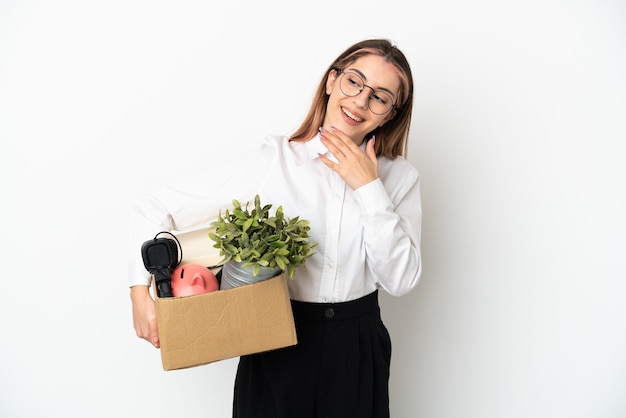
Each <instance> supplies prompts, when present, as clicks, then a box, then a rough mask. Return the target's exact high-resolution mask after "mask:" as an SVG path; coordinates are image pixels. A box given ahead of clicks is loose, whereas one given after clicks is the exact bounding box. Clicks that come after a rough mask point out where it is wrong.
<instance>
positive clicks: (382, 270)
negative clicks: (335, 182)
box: [355, 160, 422, 296]
mask: <svg viewBox="0 0 626 418" xmlns="http://www.w3.org/2000/svg"><path fill="white" fill-rule="evenodd" d="M404 163H405V161H403V160H399V161H398V162H397V164H403V165H404V167H403V170H402V171H401V181H397V180H399V179H398V176H397V174H396V176H393V175H392V174H389V175H388V176H387V179H388V182H389V183H390V187H389V190H387V189H386V187H385V185H384V184H383V181H382V180H381V179H378V180H376V181H373V182H371V183H369V184H367V185H365V186H363V187H361V188H359V189H357V190H356V191H355V198H356V199H357V201H358V202H359V205H360V207H361V211H362V218H363V229H364V231H363V237H364V245H365V250H366V253H367V262H368V265H369V267H370V269H371V270H373V272H374V275H375V277H376V279H377V281H378V284H379V286H381V287H382V288H383V289H384V290H385V291H387V292H388V293H389V294H391V295H394V296H400V295H403V294H405V293H407V292H409V291H410V290H411V289H413V288H414V287H415V286H416V285H417V283H418V281H419V278H420V276H421V272H422V262H421V251H420V239H421V221H422V208H421V194H420V182H419V175H418V173H417V171H416V170H414V169H412V167H408V164H404ZM390 193H391V195H390Z"/></svg>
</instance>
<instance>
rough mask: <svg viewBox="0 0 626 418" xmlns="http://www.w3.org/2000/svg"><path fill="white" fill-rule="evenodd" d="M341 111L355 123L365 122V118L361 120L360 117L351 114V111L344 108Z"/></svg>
mask: <svg viewBox="0 0 626 418" xmlns="http://www.w3.org/2000/svg"><path fill="white" fill-rule="evenodd" d="M341 110H342V111H343V113H344V114H345V115H346V116H347V117H349V118H350V119H352V120H353V121H355V122H362V121H363V118H360V117H358V116H356V115H354V114H353V113H350V111H349V110H347V109H346V108H345V107H342V108H341Z"/></svg>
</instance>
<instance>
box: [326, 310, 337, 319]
mask: <svg viewBox="0 0 626 418" xmlns="http://www.w3.org/2000/svg"><path fill="white" fill-rule="evenodd" d="M324 316H325V317H326V318H328V319H331V318H332V317H333V316H335V310H334V309H333V308H326V311H325V312H324Z"/></svg>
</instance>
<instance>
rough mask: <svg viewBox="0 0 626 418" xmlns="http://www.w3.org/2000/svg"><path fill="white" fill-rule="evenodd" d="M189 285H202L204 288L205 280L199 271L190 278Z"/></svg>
mask: <svg viewBox="0 0 626 418" xmlns="http://www.w3.org/2000/svg"><path fill="white" fill-rule="evenodd" d="M191 286H202V288H203V289H204V288H206V281H204V277H202V275H201V274H200V273H196V274H194V275H193V279H192V280H191Z"/></svg>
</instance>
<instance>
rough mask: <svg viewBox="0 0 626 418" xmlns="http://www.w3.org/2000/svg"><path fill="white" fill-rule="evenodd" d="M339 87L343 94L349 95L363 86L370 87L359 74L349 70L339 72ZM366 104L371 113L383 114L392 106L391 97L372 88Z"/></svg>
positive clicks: (359, 91) (360, 89) (351, 95)
mask: <svg viewBox="0 0 626 418" xmlns="http://www.w3.org/2000/svg"><path fill="white" fill-rule="evenodd" d="M339 87H340V88H341V91H342V92H343V94H345V95H346V96H350V97H353V96H356V95H358V94H359V93H361V92H362V91H363V89H364V88H365V87H367V88H369V89H372V88H371V87H369V86H367V85H366V84H365V82H364V81H363V79H362V78H361V77H360V76H359V75H357V74H355V73H350V72H344V73H342V74H341V80H340V84H339ZM368 105H369V108H370V110H371V111H372V112H373V113H375V114H377V115H383V114H385V113H387V112H389V110H391V107H392V106H393V98H392V97H391V96H390V95H389V94H388V93H386V92H384V91H382V90H373V89H372V94H370V96H369V101H368Z"/></svg>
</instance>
